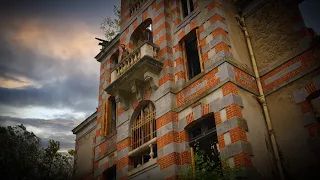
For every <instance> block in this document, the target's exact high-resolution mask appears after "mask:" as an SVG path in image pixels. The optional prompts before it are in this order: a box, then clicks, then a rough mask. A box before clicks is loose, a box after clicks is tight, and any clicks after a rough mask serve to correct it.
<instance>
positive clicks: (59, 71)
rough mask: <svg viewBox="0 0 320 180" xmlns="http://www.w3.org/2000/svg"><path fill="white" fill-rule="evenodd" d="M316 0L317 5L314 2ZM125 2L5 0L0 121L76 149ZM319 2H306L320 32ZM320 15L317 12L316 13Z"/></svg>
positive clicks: (0, 23) (0, 25) (0, 28)
mask: <svg viewBox="0 0 320 180" xmlns="http://www.w3.org/2000/svg"><path fill="white" fill-rule="evenodd" d="M310 2H311V3H310ZM119 4H120V0H5V1H3V0H2V1H1V6H0V17H1V18H0V123H1V125H15V124H21V123H22V124H24V125H25V126H26V127H27V129H28V130H29V131H33V132H34V133H35V134H36V135H38V136H39V137H41V138H42V140H43V142H44V143H43V145H44V146H46V144H47V141H48V139H51V138H52V139H55V140H58V141H60V143H61V146H62V148H63V149H70V148H74V140H75V136H74V135H73V134H72V132H71V129H73V128H74V127H75V126H76V125H78V124H79V123H80V122H81V121H83V120H84V119H85V118H86V117H88V116H89V115H90V114H91V113H93V112H94V111H95V108H96V107H97V102H98V100H97V98H98V81H99V63H98V62H97V61H96V60H95V59H94V56H95V55H96V54H97V53H98V52H99V49H100V47H99V46H98V41H96V40H95V39H94V38H95V37H100V38H103V34H102V32H101V30H100V22H101V20H102V16H104V17H108V16H112V15H113V5H119ZM315 4H317V5H319V0H306V1H305V2H304V4H303V5H301V7H300V8H301V10H302V11H303V15H304V16H305V17H307V19H308V22H306V24H307V25H308V26H309V27H310V25H312V26H314V27H313V28H314V29H315V30H316V31H317V32H318V33H319V32H320V28H319V25H320V24H319V8H318V7H319V6H316V5H315ZM315 15H316V16H315Z"/></svg>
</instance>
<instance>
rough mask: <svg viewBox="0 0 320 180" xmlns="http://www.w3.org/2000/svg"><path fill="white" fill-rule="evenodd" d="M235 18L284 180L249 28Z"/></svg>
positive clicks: (241, 20) (238, 17)
mask: <svg viewBox="0 0 320 180" xmlns="http://www.w3.org/2000/svg"><path fill="white" fill-rule="evenodd" d="M235 18H236V19H237V21H238V23H239V26H240V28H241V29H242V31H243V33H244V35H245V38H246V41H247V46H248V49H249V54H250V59H251V63H252V67H253V71H254V75H255V78H256V81H257V85H258V90H259V95H260V96H259V97H258V100H259V102H260V104H261V105H262V108H263V112H264V116H265V121H266V124H267V127H268V131H269V133H268V134H269V136H270V140H271V144H272V149H273V155H274V157H275V161H276V164H277V168H278V173H279V176H280V179H281V180H284V179H285V176H284V171H283V168H282V164H281V160H280V155H279V151H278V145H277V141H276V137H275V134H274V131H273V127H272V123H271V119H270V115H269V110H268V106H267V102H266V98H265V95H264V92H263V89H262V85H261V80H260V75H259V72H258V67H257V63H256V59H255V57H254V54H253V49H252V45H251V40H250V37H249V33H248V31H247V27H246V25H245V22H244V18H243V17H240V16H238V15H237V16H236V17H235Z"/></svg>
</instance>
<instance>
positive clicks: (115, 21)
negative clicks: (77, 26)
mask: <svg viewBox="0 0 320 180" xmlns="http://www.w3.org/2000/svg"><path fill="white" fill-rule="evenodd" d="M113 14H114V17H113V18H111V17H107V18H105V17H102V18H103V19H102V22H101V25H100V29H101V30H102V31H103V32H104V35H105V37H106V39H107V41H110V40H112V39H113V38H114V37H115V36H116V35H117V34H118V33H119V31H120V8H119V7H117V6H113Z"/></svg>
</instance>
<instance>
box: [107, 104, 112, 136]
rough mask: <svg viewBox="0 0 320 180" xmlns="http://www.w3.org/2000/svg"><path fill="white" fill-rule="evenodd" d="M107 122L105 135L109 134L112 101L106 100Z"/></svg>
mask: <svg viewBox="0 0 320 180" xmlns="http://www.w3.org/2000/svg"><path fill="white" fill-rule="evenodd" d="M106 117H107V121H106V135H108V134H110V133H111V128H112V127H111V121H112V101H111V100H110V99H109V100H108V110H107V116H106Z"/></svg>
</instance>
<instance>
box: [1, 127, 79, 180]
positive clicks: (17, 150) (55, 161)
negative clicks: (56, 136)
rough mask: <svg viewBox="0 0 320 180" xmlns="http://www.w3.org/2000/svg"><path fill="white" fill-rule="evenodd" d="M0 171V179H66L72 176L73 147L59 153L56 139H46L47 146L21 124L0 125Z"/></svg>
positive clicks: (58, 144)
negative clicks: (47, 140) (65, 152)
mask: <svg viewBox="0 0 320 180" xmlns="http://www.w3.org/2000/svg"><path fill="white" fill-rule="evenodd" d="M0 144H1V145H0V172H1V179H4V180H7V179H8V180H9V179H10V180H29V179H32V180H38V179H39V180H40V179H45V180H59V179H61V180H62V179H63V180H67V179H71V178H72V170H73V154H74V151H73V150H69V152H70V153H68V154H62V153H60V152H58V151H59V150H60V143H59V142H58V141H54V140H50V141H49V145H48V147H47V148H43V147H42V146H41V141H40V138H39V137H37V136H36V135H35V134H34V133H32V132H28V131H27V130H26V127H24V126H23V125H18V126H13V127H11V126H8V127H2V126H0Z"/></svg>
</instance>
